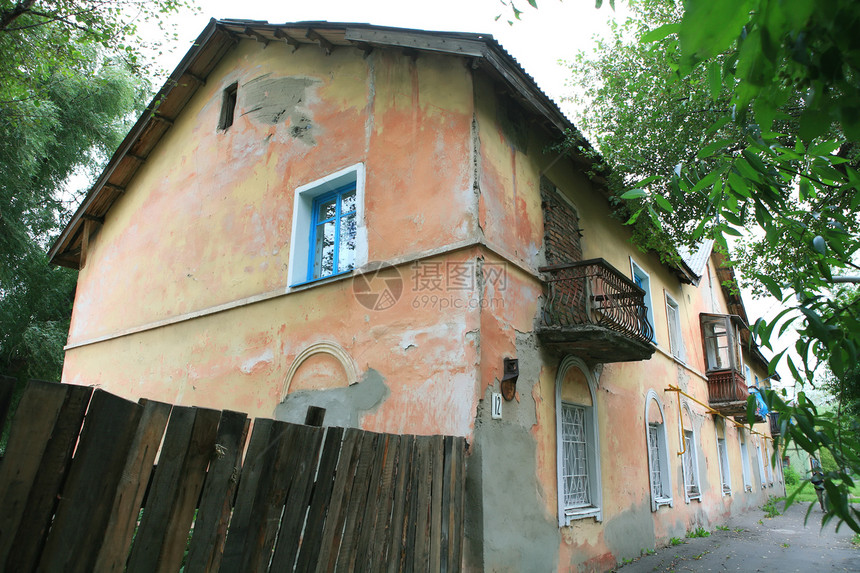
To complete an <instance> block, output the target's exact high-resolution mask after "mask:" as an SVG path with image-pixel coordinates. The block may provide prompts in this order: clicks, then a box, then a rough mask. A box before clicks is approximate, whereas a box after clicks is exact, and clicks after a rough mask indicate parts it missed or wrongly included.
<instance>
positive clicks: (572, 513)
mask: <svg viewBox="0 0 860 573" xmlns="http://www.w3.org/2000/svg"><path fill="white" fill-rule="evenodd" d="M600 513H601V512H600V508H599V507H580V508H576V509H567V510H565V512H564V525H563V527H567V526H569V525H570V524H571V522H573V521H576V520H578V519H587V518H589V517H593V518H594V519H595V520H596V521H601V519H600Z"/></svg>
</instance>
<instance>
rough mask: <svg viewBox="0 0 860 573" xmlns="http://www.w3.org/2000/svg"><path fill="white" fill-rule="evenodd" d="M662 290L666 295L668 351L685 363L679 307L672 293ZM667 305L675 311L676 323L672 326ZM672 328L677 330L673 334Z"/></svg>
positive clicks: (685, 356) (685, 351)
mask: <svg viewBox="0 0 860 573" xmlns="http://www.w3.org/2000/svg"><path fill="white" fill-rule="evenodd" d="M663 292H664V294H665V295H666V325H667V326H668V328H669V352H670V353H671V354H672V356H673V357H674V358H675V359H676V360H678V361H679V362H682V363H683V364H686V363H687V349H686V348H685V347H684V333H683V332H682V330H681V307H680V305H679V304H678V301H677V300H675V298H674V297H673V296H672V295H670V294H669V293H668V292H666V291H663ZM669 307H672V309H673V310H674V311H675V319H676V324H675V325H674V326H673V324H672V319H671V318H670V316H671V315H670V313H669ZM674 330H677V332H676V333H675V335H673V334H672V332H673V331H674Z"/></svg>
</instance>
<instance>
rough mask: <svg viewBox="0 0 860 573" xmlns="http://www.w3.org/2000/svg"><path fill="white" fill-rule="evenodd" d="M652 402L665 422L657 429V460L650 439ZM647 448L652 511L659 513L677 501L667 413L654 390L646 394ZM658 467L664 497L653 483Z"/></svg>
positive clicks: (651, 389)
mask: <svg viewBox="0 0 860 573" xmlns="http://www.w3.org/2000/svg"><path fill="white" fill-rule="evenodd" d="M652 400H653V401H654V403H655V404H656V405H657V409H658V410H659V411H660V418H661V419H662V420H663V421H662V422H661V423H660V426H659V427H658V428H657V444H656V448H655V449H656V450H657V452H658V456H657V459H654V456H653V455H652V447H651V446H652V444H651V438H650V433H651V429H650V422H649V419H650V417H649V413H650V411H651V401H652ZM645 447H646V448H647V450H648V486H649V490H650V496H651V511H657V509H659V508H660V506H662V505H668V506H669V507H674V505H675V501H674V496H673V495H672V472H671V470H670V464H669V440H668V439H667V438H666V413H665V412H664V411H663V403H662V402H661V401H660V397H659V396H657V392H655V391H654V389H653V388H650V389H649V390H648V393H647V394H645ZM657 467H659V469H660V479H661V482H662V486H663V487H662V489H663V492H664V497H657V496H656V495H655V493H654V492H655V487H654V484H653V483H652V481H653V479H654V476H655V471H654V470H655V469H656V468H657Z"/></svg>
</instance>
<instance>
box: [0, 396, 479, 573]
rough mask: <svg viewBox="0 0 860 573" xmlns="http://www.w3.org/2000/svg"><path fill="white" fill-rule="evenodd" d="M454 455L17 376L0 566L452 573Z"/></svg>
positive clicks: (460, 483)
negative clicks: (21, 384)
mask: <svg viewBox="0 0 860 573" xmlns="http://www.w3.org/2000/svg"><path fill="white" fill-rule="evenodd" d="M6 384H8V383H6ZM3 385H4V382H3V381H2V380H0V386H3ZM7 394H9V389H8V388H3V389H0V398H2V397H3V396H4V395H7ZM4 404H8V401H7V400H2V399H0V406H3V405H4ZM5 415H6V412H5V409H4V410H0V419H3V418H4V417H5ZM250 426H252V427H253V429H252V431H251V433H250V440H248V443H247V447H246V437H247V436H248V433H249V432H248V430H249V427H250ZM165 430H166V431H165ZM465 447H466V446H465V441H464V439H463V438H455V437H447V436H445V437H443V436H398V435H389V434H376V433H372V432H364V431H361V430H356V429H346V430H344V429H343V428H319V427H314V426H303V425H296V424H288V423H286V422H278V421H274V420H269V419H263V418H257V419H255V420H254V422H253V424H250V421H249V420H248V418H247V416H246V415H245V414H241V413H237V412H230V411H223V412H220V411H217V410H209V409H204V408H192V407H180V406H170V405H169V404H164V403H160V402H154V401H147V400H141V401H140V403H134V402H130V401H128V400H124V399H122V398H119V397H117V396H114V395H112V394H110V393H108V392H104V391H102V390H98V389H97V390H93V389H92V388H87V387H83V386H74V385H67V384H52V383H47V382H38V381H31V382H29V383H28V386H27V388H26V389H25V391H24V394H23V396H22V398H21V401H20V404H19V406H18V409H17V411H16V413H15V416H14V419H13V420H12V426H11V433H10V435H9V441H8V445H7V447H6V454H5V456H4V458H3V461H2V465H0V507H2V512H0V565H2V566H3V567H2V570H4V571H15V572H19V571H20V572H25V571H64V572H74V571H82V572H83V571H123V570H126V571H129V572H139V571H140V572H151V571H180V570H183V571H185V572H186V573H190V572H196V571H218V570H220V571H230V572H233V571H236V572H250V571H372V572H377V571H433V572H435V571H459V570H460V567H461V558H462V551H463V495H464V483H465V482H464V469H465V468H464V453H465ZM157 454H158V456H157V457H158V463H157V465H154V462H155V461H156V455H157Z"/></svg>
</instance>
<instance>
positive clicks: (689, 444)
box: [681, 430, 700, 499]
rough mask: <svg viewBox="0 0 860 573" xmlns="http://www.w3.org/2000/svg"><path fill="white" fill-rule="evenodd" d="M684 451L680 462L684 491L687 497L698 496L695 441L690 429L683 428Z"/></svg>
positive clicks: (693, 497)
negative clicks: (681, 464) (682, 469)
mask: <svg viewBox="0 0 860 573" xmlns="http://www.w3.org/2000/svg"><path fill="white" fill-rule="evenodd" d="M684 442H685V446H686V447H685V451H684V455H683V456H681V457H682V458H683V461H682V463H683V464H684V491H685V492H686V494H687V499H695V498H698V497H700V492H699V471H698V467H697V464H696V442H695V440H694V439H693V432H692V430H684Z"/></svg>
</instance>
